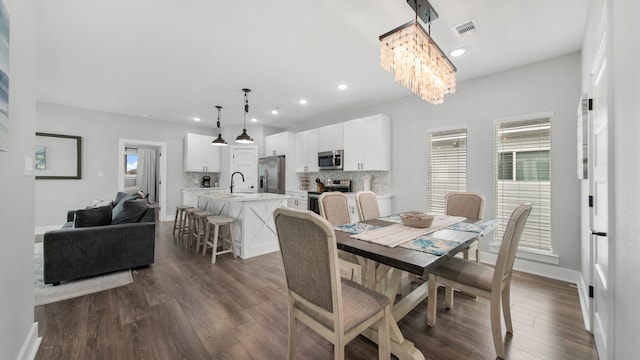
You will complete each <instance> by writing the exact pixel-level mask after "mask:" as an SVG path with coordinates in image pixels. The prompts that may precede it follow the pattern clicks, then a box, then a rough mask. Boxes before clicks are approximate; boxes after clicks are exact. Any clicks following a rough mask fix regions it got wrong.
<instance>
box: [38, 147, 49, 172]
mask: <svg viewBox="0 0 640 360" xmlns="http://www.w3.org/2000/svg"><path fill="white" fill-rule="evenodd" d="M46 168H47V158H46V153H45V147H44V146H42V145H36V170H45V169H46Z"/></svg>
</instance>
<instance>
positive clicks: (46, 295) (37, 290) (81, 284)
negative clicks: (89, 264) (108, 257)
mask: <svg viewBox="0 0 640 360" xmlns="http://www.w3.org/2000/svg"><path fill="white" fill-rule="evenodd" d="M34 253H35V271H34V280H33V286H34V296H35V306H40V305H45V304H50V303H53V302H57V301H62V300H67V299H71V298H74V297H78V296H83V295H87V294H92V293H95V292H99V291H104V290H108V289H113V288H115V287H119V286H124V285H127V284H131V283H132V282H133V277H132V276H131V270H125V271H119V272H115V273H111V274H106V275H102V276H94V277H91V278H87V279H81V280H75V281H66V282H63V283H61V284H60V285H58V286H53V285H51V284H45V283H44V278H43V271H44V262H43V258H42V243H35V244H34Z"/></svg>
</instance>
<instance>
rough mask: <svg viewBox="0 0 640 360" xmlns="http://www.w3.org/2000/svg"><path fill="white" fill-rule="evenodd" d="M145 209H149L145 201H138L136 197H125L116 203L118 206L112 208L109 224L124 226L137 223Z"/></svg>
mask: <svg viewBox="0 0 640 360" xmlns="http://www.w3.org/2000/svg"><path fill="white" fill-rule="evenodd" d="M147 208H149V204H148V203H147V200H145V199H140V198H138V197H137V196H135V197H127V198H125V199H123V200H121V201H120V202H118V205H116V206H115V207H114V208H113V211H112V213H111V223H112V224H124V223H132V222H139V221H140V219H142V217H143V216H144V214H145V213H146V212H147Z"/></svg>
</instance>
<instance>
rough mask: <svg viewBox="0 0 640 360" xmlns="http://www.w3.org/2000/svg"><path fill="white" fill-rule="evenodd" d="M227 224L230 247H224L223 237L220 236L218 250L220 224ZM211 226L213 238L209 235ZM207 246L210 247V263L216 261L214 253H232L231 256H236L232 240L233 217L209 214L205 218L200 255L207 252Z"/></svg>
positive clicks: (234, 244)
mask: <svg viewBox="0 0 640 360" xmlns="http://www.w3.org/2000/svg"><path fill="white" fill-rule="evenodd" d="M222 225H228V226H229V239H228V240H229V242H231V248H230V249H225V248H224V242H225V241H224V240H225V239H224V238H222V244H221V250H219V251H218V235H222V233H221V231H220V226H222ZM211 227H213V239H211V238H210V236H211ZM207 246H210V247H211V263H212V264H215V263H216V255H221V254H226V253H229V252H230V253H233V257H234V258H235V257H236V243H235V241H234V240H233V219H232V218H230V217H226V216H219V215H217V216H209V217H208V218H207V224H206V231H205V233H204V244H203V247H202V256H205V255H206V254H207Z"/></svg>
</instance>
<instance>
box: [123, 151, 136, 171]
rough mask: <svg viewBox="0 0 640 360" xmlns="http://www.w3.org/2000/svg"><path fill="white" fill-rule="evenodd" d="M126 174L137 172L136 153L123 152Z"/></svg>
mask: <svg viewBox="0 0 640 360" xmlns="http://www.w3.org/2000/svg"><path fill="white" fill-rule="evenodd" d="M124 163H125V167H126V168H125V169H124V173H125V174H126V175H136V174H137V173H138V154H124Z"/></svg>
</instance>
